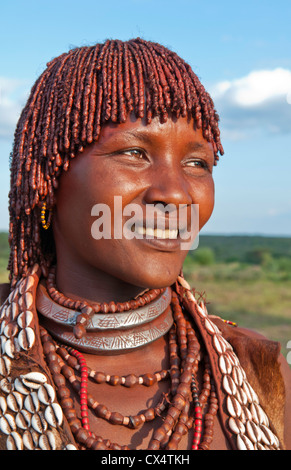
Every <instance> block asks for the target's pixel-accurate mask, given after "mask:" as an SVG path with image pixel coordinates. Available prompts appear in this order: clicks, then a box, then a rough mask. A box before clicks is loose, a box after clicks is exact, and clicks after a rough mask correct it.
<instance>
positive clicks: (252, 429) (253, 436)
mask: <svg viewBox="0 0 291 470" xmlns="http://www.w3.org/2000/svg"><path fill="white" fill-rule="evenodd" d="M246 434H247V435H248V437H249V438H250V440H251V441H252V442H255V443H256V442H260V441H261V440H262V431H261V430H260V428H259V426H257V425H256V424H255V423H253V422H252V421H247V423H246Z"/></svg>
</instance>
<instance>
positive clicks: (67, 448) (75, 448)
mask: <svg viewBox="0 0 291 470" xmlns="http://www.w3.org/2000/svg"><path fill="white" fill-rule="evenodd" d="M64 450H77V447H76V446H74V444H68V445H66V447H65V449H64Z"/></svg>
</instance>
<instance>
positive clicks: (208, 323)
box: [205, 318, 219, 335]
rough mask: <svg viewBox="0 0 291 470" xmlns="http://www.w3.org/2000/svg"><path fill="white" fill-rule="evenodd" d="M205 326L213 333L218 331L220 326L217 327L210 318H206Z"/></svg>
mask: <svg viewBox="0 0 291 470" xmlns="http://www.w3.org/2000/svg"><path fill="white" fill-rule="evenodd" d="M205 328H206V330H207V331H208V332H209V333H211V334H212V335H213V334H214V333H218V332H219V330H218V328H217V327H216V325H214V323H212V321H210V320H209V319H208V318H205Z"/></svg>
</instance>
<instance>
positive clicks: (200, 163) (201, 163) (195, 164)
mask: <svg viewBox="0 0 291 470" xmlns="http://www.w3.org/2000/svg"><path fill="white" fill-rule="evenodd" d="M185 165H186V166H190V167H192V168H197V169H199V168H201V169H208V164H207V162H206V161H205V160H202V159H195V160H189V161H188V162H185Z"/></svg>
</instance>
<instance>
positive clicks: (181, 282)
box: [177, 276, 191, 289]
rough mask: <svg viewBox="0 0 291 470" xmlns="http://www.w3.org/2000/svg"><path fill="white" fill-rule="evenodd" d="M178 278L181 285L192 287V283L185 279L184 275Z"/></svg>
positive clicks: (186, 287)
mask: <svg viewBox="0 0 291 470" xmlns="http://www.w3.org/2000/svg"><path fill="white" fill-rule="evenodd" d="M177 280H178V282H179V283H180V284H181V286H182V287H184V288H185V289H191V287H190V285H189V284H188V282H187V281H186V279H184V278H183V277H181V276H178V278H177Z"/></svg>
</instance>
